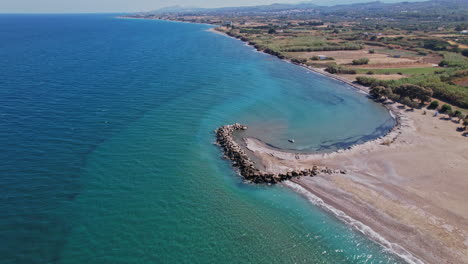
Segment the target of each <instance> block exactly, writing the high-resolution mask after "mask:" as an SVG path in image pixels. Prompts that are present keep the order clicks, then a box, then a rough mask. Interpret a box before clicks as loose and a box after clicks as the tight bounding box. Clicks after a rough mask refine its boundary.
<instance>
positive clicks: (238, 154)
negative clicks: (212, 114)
mask: <svg viewBox="0 0 468 264" xmlns="http://www.w3.org/2000/svg"><path fill="white" fill-rule="evenodd" d="M246 129H247V126H244V125H241V124H237V123H236V124H234V125H226V126H222V127H220V128H218V129H216V130H215V133H216V143H217V144H218V145H219V146H220V147H221V148H222V150H223V152H224V158H225V159H228V160H230V161H231V162H232V165H233V166H234V167H236V168H238V169H239V173H240V174H241V175H242V177H244V179H245V180H247V181H249V182H254V183H271V184H274V183H278V182H282V181H284V180H289V179H291V178H293V177H301V176H315V175H317V174H320V173H322V174H332V173H342V174H344V173H346V172H345V171H343V170H341V171H337V170H332V169H330V168H326V167H325V168H321V167H318V166H313V167H312V168H310V169H301V170H292V171H288V172H285V173H268V172H263V171H260V170H259V169H257V168H256V167H255V163H254V162H253V161H252V160H251V159H250V158H249V157H248V156H247V154H246V153H245V151H244V149H243V148H242V147H241V146H240V145H239V144H237V142H235V141H234V139H233V137H232V134H233V133H234V131H236V130H246Z"/></svg>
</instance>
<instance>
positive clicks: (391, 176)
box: [172, 21, 468, 263]
mask: <svg viewBox="0 0 468 264" xmlns="http://www.w3.org/2000/svg"><path fill="white" fill-rule="evenodd" d="M172 22H182V21H172ZM184 23H189V22H184ZM208 31H211V32H214V33H216V34H221V35H225V36H228V37H231V36H229V35H227V34H225V33H223V32H220V31H217V30H215V28H210V29H208ZM241 41H242V40H241ZM259 51H260V52H263V51H261V50H259ZM264 53H265V52H264ZM267 54H268V53H267ZM269 55H271V54H269ZM273 56H274V55H273ZM280 59H281V58H280ZM282 60H284V61H286V62H290V63H294V62H291V61H289V60H286V59H282ZM294 64H296V65H298V66H301V67H303V68H305V69H307V70H310V71H312V72H315V73H318V74H321V75H323V76H326V77H329V78H332V79H335V80H337V81H340V82H343V83H346V84H348V85H350V86H352V87H354V88H356V90H357V91H359V92H363V93H366V94H367V93H368V89H367V87H364V86H361V85H358V84H355V83H353V82H351V81H349V80H346V79H343V78H340V77H339V76H335V75H331V74H328V73H326V72H324V71H322V70H320V69H315V68H312V67H307V66H305V65H301V64H297V63H294ZM397 105H398V104H393V105H386V104H383V106H384V107H386V108H387V109H388V110H389V111H390V113H391V115H392V116H393V117H394V118H395V120H397V124H396V126H395V127H394V128H393V129H392V130H391V131H390V132H389V133H387V135H385V136H384V137H381V138H378V139H376V140H372V141H368V142H365V143H363V144H360V145H356V146H353V147H352V148H351V149H346V150H339V151H336V152H332V153H326V154H297V153H290V152H284V151H281V150H276V149H271V148H269V147H268V146H266V145H264V144H262V143H261V142H258V141H255V140H254V139H246V144H247V148H248V149H249V150H250V151H252V152H253V153H254V155H255V156H256V157H257V158H258V159H259V160H261V161H262V164H263V165H264V166H265V167H266V168H267V171H269V172H274V173H284V172H285V171H291V170H295V169H301V168H310V167H311V166H312V164H313V165H314V166H315V165H322V166H330V167H331V168H336V169H346V170H347V171H351V173H349V174H347V175H339V174H332V175H318V176H315V177H302V178H300V179H299V178H295V179H293V180H291V182H292V183H288V182H286V183H283V184H284V185H285V186H287V187H288V188H291V189H292V190H294V191H296V192H298V193H299V194H301V195H304V196H305V197H306V198H307V196H308V194H313V195H314V196H316V197H318V198H319V199H321V200H322V201H323V203H324V204H325V205H327V206H330V207H331V208H335V209H337V210H339V211H340V212H342V213H343V214H345V215H346V216H349V217H350V218H351V219H352V220H353V221H357V222H358V223H362V224H363V226H364V227H363V228H361V229H360V228H358V227H356V226H355V225H354V224H350V223H349V222H347V221H346V220H344V219H343V218H342V217H340V216H339V215H337V213H336V212H333V211H332V210H331V213H332V214H335V215H337V217H338V218H339V219H341V220H343V221H344V222H346V223H347V224H350V225H351V226H352V227H353V228H356V229H357V230H359V231H360V232H362V233H364V234H365V235H367V236H369V237H370V238H371V239H373V240H374V241H376V242H377V243H379V244H381V245H382V246H384V247H385V248H386V249H388V250H390V251H392V252H394V253H395V254H396V255H399V256H400V257H401V258H402V259H404V260H406V261H407V262H409V263H464V262H468V234H467V232H466V230H468V221H467V219H468V216H467V213H465V212H464V211H463V210H464V209H465V211H466V206H464V201H465V200H466V199H468V197H467V195H466V194H465V193H464V192H463V190H466V189H467V187H468V182H467V180H466V179H463V177H462V176H463V171H465V172H466V171H468V167H467V164H468V153H466V151H464V149H463V148H462V146H463V143H465V144H466V142H465V141H463V140H465V139H463V138H462V137H460V136H459V135H458V134H456V133H455V129H456V126H457V125H456V124H453V123H452V122H450V121H446V120H439V118H432V111H428V113H427V115H425V116H423V115H422V114H421V112H420V111H419V110H416V111H415V112H405V111H403V110H401V109H398V108H397ZM417 115H419V116H417ZM421 117H424V118H426V119H427V120H421ZM429 119H431V120H429ZM437 122H439V123H437ZM439 126H442V127H443V128H442V129H440V130H439V129H438V128H439ZM444 126H445V127H444ZM447 127H448V128H447ZM431 130H435V131H431ZM434 143H435V144H434ZM434 145H435V146H434ZM447 154H449V155H447ZM415 159H417V160H415ZM418 170H419V172H420V173H418ZM421 172H422V173H421ZM447 178H448V180H447ZM454 183H457V184H455V185H456V186H453V185H454ZM298 186H299V187H300V188H301V189H298ZM307 199H309V198H307ZM309 200H310V199H309ZM433 200H436V201H433ZM312 202H313V201H312ZM366 228H369V229H371V230H374V231H375V232H374V231H373V232H374V233H368V232H365V231H363V230H367V229H366ZM375 234H379V235H380V236H382V238H383V239H384V240H380V238H378V239H377V238H376V236H375ZM373 236H374V237H373ZM385 241H386V242H385ZM423 261H424V262H423Z"/></svg>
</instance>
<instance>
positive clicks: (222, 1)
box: [0, 0, 404, 13]
mask: <svg viewBox="0 0 468 264" xmlns="http://www.w3.org/2000/svg"><path fill="white" fill-rule="evenodd" d="M370 1H375V0H309V1H307V2H312V3H314V2H315V3H318V4H321V5H323V4H325V5H329V4H343V3H355V2H370ZM399 1H404V0H385V2H399ZM298 2H305V1H304V0H0V13H110V12H116V13H117V12H118V13H120V12H141V11H151V10H155V9H158V8H162V7H167V6H174V5H180V6H189V7H225V6H248V5H264V4H272V3H298Z"/></svg>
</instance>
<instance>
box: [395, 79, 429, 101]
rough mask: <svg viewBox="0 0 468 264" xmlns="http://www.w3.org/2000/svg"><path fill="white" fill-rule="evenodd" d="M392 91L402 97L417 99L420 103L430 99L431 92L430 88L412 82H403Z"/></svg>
mask: <svg viewBox="0 0 468 264" xmlns="http://www.w3.org/2000/svg"><path fill="white" fill-rule="evenodd" d="M394 92H395V93H397V94H399V95H400V96H402V97H408V98H409V99H410V100H411V101H413V100H414V99H418V100H419V101H420V102H421V103H422V104H424V103H425V102H427V101H430V100H431V96H432V94H433V92H432V90H431V89H430V88H425V87H421V86H419V85H414V84H403V85H401V86H398V87H397V88H396V89H395V91H394Z"/></svg>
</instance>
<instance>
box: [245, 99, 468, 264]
mask: <svg viewBox="0 0 468 264" xmlns="http://www.w3.org/2000/svg"><path fill="white" fill-rule="evenodd" d="M393 111H395V112H396V113H398V114H400V119H401V126H400V127H399V128H396V129H394V130H393V131H392V132H391V133H389V134H388V135H387V136H385V137H384V138H381V139H377V140H375V141H371V142H366V143H364V144H362V145H358V146H355V147H353V148H352V149H350V150H342V151H339V152H334V153H330V154H320V155H317V154H294V153H287V152H282V151H280V150H275V149H271V148H269V147H268V146H266V145H264V144H263V143H262V142H260V141H257V140H253V139H246V143H247V147H248V148H249V150H251V151H252V152H253V153H254V155H256V156H257V158H259V160H261V162H262V165H263V166H264V167H265V170H266V171H274V172H279V171H284V170H290V169H298V168H307V167H310V166H312V165H322V166H328V167H330V168H334V169H345V170H347V171H348V174H346V175H341V174H340V175H338V174H337V175H331V176H330V175H323V176H317V177H313V178H311V177H302V178H301V179H295V180H294V182H295V183H297V184H299V185H300V186H302V187H303V188H304V189H306V190H308V191H310V192H311V193H313V194H315V195H316V196H318V197H320V198H321V199H323V201H325V203H327V204H329V205H331V206H333V207H335V208H337V209H339V210H341V211H343V212H344V213H346V214H347V215H349V216H351V217H352V218H354V219H355V220H357V221H359V222H362V223H364V224H365V225H367V226H369V227H370V228H371V229H372V230H375V231H376V232H377V233H378V234H380V235H381V236H383V237H384V238H385V239H386V240H388V241H389V242H391V243H396V244H399V245H401V246H402V247H403V248H405V249H406V250H408V251H409V252H411V253H412V254H413V255H415V256H417V257H418V258H420V259H422V260H423V261H424V262H426V263H435V264H438V263H468V139H467V138H465V137H462V136H461V133H459V132H456V128H457V127H458V126H460V125H459V124H455V123H454V122H452V121H448V120H441V119H440V116H439V117H433V112H432V111H427V114H426V115H423V110H415V111H414V112H406V111H403V110H398V109H397V108H395V107H393ZM388 141H394V142H393V143H392V144H390V145H389V146H387V145H382V143H384V142H388Z"/></svg>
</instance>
